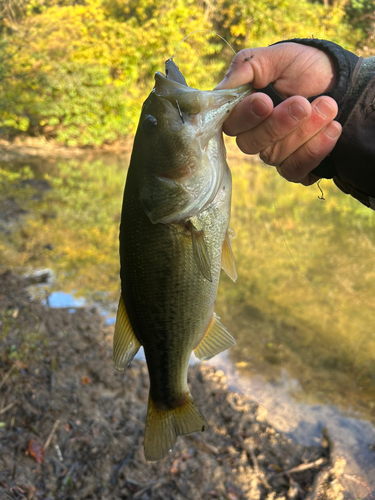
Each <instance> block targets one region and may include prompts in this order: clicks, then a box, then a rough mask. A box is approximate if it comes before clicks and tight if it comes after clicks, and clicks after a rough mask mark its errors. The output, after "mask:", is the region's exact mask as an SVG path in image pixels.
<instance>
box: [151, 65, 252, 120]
mask: <svg viewBox="0 0 375 500" xmlns="http://www.w3.org/2000/svg"><path fill="white" fill-rule="evenodd" d="M154 91H155V94H156V95H157V96H158V97H159V98H161V99H165V100H167V101H169V102H170V103H171V104H172V105H173V106H174V107H175V108H176V109H177V110H178V112H179V113H180V116H181V119H182V121H184V113H185V114H186V115H188V116H192V115H197V114H198V113H200V114H201V116H202V117H204V126H208V125H209V126H210V127H212V126H214V127H216V126H220V125H221V124H222V122H224V120H225V118H226V115H227V114H229V113H230V111H231V110H232V109H233V108H234V107H235V106H236V104H238V103H239V102H240V101H241V100H242V99H243V98H244V97H246V96H247V95H249V94H250V93H251V92H252V85H251V84H245V85H242V86H241V87H238V88H236V89H220V90H197V89H195V88H192V87H188V86H187V85H184V84H182V83H180V82H176V81H174V80H171V79H169V78H168V77H167V76H165V75H163V74H162V73H160V72H157V73H156V74H155V89H154Z"/></svg>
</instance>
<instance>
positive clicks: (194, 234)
mask: <svg viewBox="0 0 375 500" xmlns="http://www.w3.org/2000/svg"><path fill="white" fill-rule="evenodd" d="M190 228H191V240H192V243H193V254H194V259H195V263H196V264H197V266H198V269H199V270H200V272H201V273H202V274H203V276H204V277H205V278H206V280H208V281H211V282H212V275H211V262H210V257H209V255H208V250H207V245H206V242H205V241H204V231H203V230H200V231H198V229H196V228H195V227H194V226H193V224H192V223H191V222H190Z"/></svg>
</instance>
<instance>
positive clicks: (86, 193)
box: [0, 155, 375, 499]
mask: <svg viewBox="0 0 375 500" xmlns="http://www.w3.org/2000/svg"><path fill="white" fill-rule="evenodd" d="M229 162H230V165H231V167H232V171H233V178H234V189H233V209H232V221H231V226H232V228H233V229H234V231H235V233H236V238H235V239H234V240H233V249H234V253H235V257H236V262H237V270H238V275H239V277H238V280H237V283H236V284H235V285H234V284H233V283H232V282H231V281H230V280H229V279H227V277H226V276H222V279H221V283H220V288H219V293H218V297H217V305H216V312H217V314H218V315H219V316H220V317H221V319H222V322H223V323H224V324H225V325H226V326H227V327H228V329H229V331H230V332H231V333H232V335H233V336H234V337H235V338H236V341H237V345H236V346H235V347H234V348H232V349H230V350H229V351H228V352H227V353H225V354H223V355H221V356H219V357H216V358H214V359H213V360H212V361H211V363H214V364H215V365H216V366H223V369H225V371H226V372H227V374H228V377H229V383H230V385H231V386H232V387H233V388H236V389H237V390H240V391H243V392H244V393H246V394H248V395H250V396H251V397H252V398H253V399H254V400H256V401H258V402H259V403H260V404H262V405H263V406H264V407H265V408H267V410H268V419H269V421H270V422H271V423H272V424H273V425H274V426H275V427H276V428H278V429H280V430H282V431H283V432H285V433H287V434H288V435H290V436H291V437H292V438H293V439H296V440H297V441H299V442H302V443H305V444H314V443H317V441H318V440H319V439H320V436H321V429H322V427H327V428H328V430H329V433H330V435H331V437H332V439H333V440H334V442H335V445H336V452H337V453H338V454H339V455H344V456H345V458H346V460H347V468H346V474H347V475H348V476H351V475H355V478H357V479H358V480H360V481H363V482H365V483H366V484H367V485H368V487H369V488H370V489H371V490H372V491H374V492H375V451H374V448H375V447H374V444H375V428H374V425H375V334H374V332H375V315H374V305H375V271H374V269H375V231H374V228H375V213H374V212H372V211H371V210H368V209H366V208H365V207H362V206H361V205H360V204H359V203H358V202H356V201H354V200H352V199H350V198H349V197H347V196H345V195H344V194H342V193H340V192H339V191H338V189H337V188H335V187H334V186H333V185H332V183H331V182H329V181H325V182H322V184H321V186H322V189H323V191H324V195H325V201H322V200H319V199H318V196H319V195H320V192H319V190H318V188H317V187H316V186H312V187H310V188H304V187H303V186H298V185H292V184H290V183H287V182H286V181H284V180H283V179H281V178H280V177H279V176H278V175H277V174H276V173H275V172H274V170H273V169H271V168H266V167H265V166H263V165H262V164H261V163H259V162H255V163H254V162H253V163H251V162H249V161H245V160H244V157H241V156H236V157H233V158H231V155H229ZM126 165H127V159H126V158H111V157H109V156H107V157H105V158H104V159H103V158H101V159H100V158H97V159H89V160H87V161H86V160H84V159H76V160H61V161H57V162H53V163H52V162H51V163H48V162H46V161H43V162H38V161H36V162H34V163H33V164H30V163H29V164H27V163H25V162H24V163H22V162H21V163H18V164H17V165H15V164H2V165H0V167H1V170H0V180H1V182H0V186H1V187H0V263H1V264H0V270H2V269H6V268H12V269H14V270H15V271H17V272H19V273H26V272H32V271H35V270H36V269H44V268H49V269H51V270H52V272H53V276H54V280H53V283H52V284H51V285H48V293H49V294H50V295H49V297H48V301H49V305H50V306H51V307H54V306H63V307H67V308H71V309H74V308H76V307H81V306H82V305H84V304H95V305H96V306H97V307H98V308H99V309H100V310H101V311H102V312H103V314H104V315H105V316H106V321H107V323H108V324H110V323H113V321H114V317H115V312H116V306H117V301H118V296H119V279H118V271H119V262H118V243H117V241H118V224H119V220H120V211H121V200H122V192H123V186H124V181H125V175H126ZM38 286H39V285H38ZM44 293H45V291H44ZM140 356H141V357H142V354H141V353H140ZM343 481H344V483H345V488H346V490H347V492H348V493H347V498H353V499H356V498H366V494H367V490H366V489H365V488H364V487H363V486H361V485H360V484H359V483H358V482H354V481H353V480H351V479H350V478H346V479H345V478H343Z"/></svg>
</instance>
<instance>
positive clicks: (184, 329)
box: [113, 60, 251, 461]
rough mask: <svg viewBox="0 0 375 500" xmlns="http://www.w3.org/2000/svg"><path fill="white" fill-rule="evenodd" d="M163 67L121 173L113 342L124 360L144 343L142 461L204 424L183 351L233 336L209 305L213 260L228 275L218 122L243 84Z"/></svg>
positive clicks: (210, 349) (120, 363) (224, 169)
mask: <svg viewBox="0 0 375 500" xmlns="http://www.w3.org/2000/svg"><path fill="white" fill-rule="evenodd" d="M166 74H167V76H166V77H165V76H163V75H161V74H160V73H157V74H156V75H155V82H156V84H155V88H154V89H153V91H152V92H151V94H150V96H149V97H148V98H147V100H146V101H145V103H144V105H143V108H142V114H141V118H140V122H139V126H138V130H137V133H136V137H135V141H134V146H133V152H132V157H131V162H130V166H129V172H128V176H127V180H126V186H125V192H124V199H123V207H122V218H121V227H120V259H121V273H120V274H121V285H122V292H121V299H120V304H119V309H118V313H117V320H116V327H115V335H114V351H113V352H114V362H115V366H116V367H117V368H118V369H124V368H126V366H127V365H128V364H129V363H130V362H131V360H132V359H133V357H134V355H135V354H136V352H137V351H138V349H139V347H140V346H141V345H142V346H143V347H144V352H145V356H146V361H147V366H148V371H149V376H150V396H149V404H148V413H147V421H146V431H145V445H144V448H145V457H146V459H147V460H149V461H154V460H159V459H160V458H163V457H164V456H165V455H166V454H167V453H168V451H169V450H170V449H172V448H173V445H174V444H175V442H176V439H177V437H178V435H184V434H189V433H191V432H195V431H203V430H204V429H205V428H206V426H207V423H206V420H205V418H204V417H203V416H202V415H201V413H200V412H199V410H198V409H197V407H196V405H195V403H194V401H193V399H192V397H191V395H190V392H189V389H188V387H187V370H188V363H189V358H190V355H191V353H192V352H193V351H194V353H195V355H196V356H197V357H198V358H200V359H209V358H211V357H212V356H215V355H216V354H218V353H219V352H221V351H223V350H225V349H227V348H228V347H230V346H231V345H233V344H234V343H235V342H234V339H233V337H232V336H231V335H230V334H229V333H228V331H227V330H226V328H225V327H224V326H223V325H222V324H221V323H220V321H219V319H218V317H217V316H216V315H215V313H214V304H215V299H216V293H217V287H218V282H219V276H220V269H221V268H222V267H223V268H224V269H225V270H226V272H227V273H228V274H229V275H230V277H231V278H232V279H233V280H235V279H236V270H235V264H234V259H233V254H232V250H231V246H230V233H229V231H230V230H228V226H229V218H230V203H231V175H230V171H229V168H228V166H227V163H226V159H225V158H226V153H225V148H224V143H223V139H222V133H221V126H222V123H223V121H224V120H225V118H226V116H227V113H229V112H230V111H231V109H233V107H234V106H235V104H237V103H238V102H239V101H240V100H241V99H242V98H243V97H244V96H245V95H248V94H249V93H250V91H251V89H250V86H249V85H247V86H243V87H241V88H239V89H234V90H217V91H199V90H196V89H192V88H190V87H188V86H187V85H186V82H185V79H184V77H183V76H182V74H181V73H180V72H179V70H178V68H177V66H176V65H175V64H174V63H173V61H172V60H169V61H167V63H166Z"/></svg>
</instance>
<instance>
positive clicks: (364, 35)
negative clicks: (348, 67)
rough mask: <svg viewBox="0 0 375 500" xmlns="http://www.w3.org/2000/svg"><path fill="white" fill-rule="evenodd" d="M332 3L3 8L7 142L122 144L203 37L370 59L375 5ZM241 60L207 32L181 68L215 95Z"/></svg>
mask: <svg viewBox="0 0 375 500" xmlns="http://www.w3.org/2000/svg"><path fill="white" fill-rule="evenodd" d="M332 3H333V5H329V6H328V5H327V6H325V5H323V4H322V3H320V2H311V1H308V0H301V1H299V2H295V1H294V0H267V1H265V0H254V1H252V2H248V1H247V0H235V1H233V2H227V1H226V0H219V1H217V2H210V1H208V0H171V1H169V2H166V1H165V0H158V1H150V0H141V1H139V0H137V1H134V0H82V1H79V2H77V1H76V0H4V1H3V2H2V6H1V7H0V9H1V12H0V14H1V18H0V133H1V134H3V135H5V136H7V137H10V138H11V137H14V136H15V135H24V136H44V137H46V138H54V139H57V140H58V141H59V142H61V143H64V144H66V145H69V146H70V145H75V146H76V145H78V146H89V145H90V146H93V145H102V144H103V143H113V142H115V141H118V140H121V139H122V138H123V137H124V136H125V135H126V134H128V133H131V132H133V131H134V128H135V125H136V122H137V119H138V113H139V108H140V105H141V102H142V101H143V100H144V98H145V96H146V95H147V93H148V92H149V91H150V89H151V86H152V82H153V74H154V73H155V71H158V70H163V63H164V61H165V60H166V59H167V58H169V57H171V56H172V55H173V54H174V52H175V49H176V47H177V46H178V45H179V43H180V42H181V40H182V39H183V38H184V37H185V36H186V35H187V34H189V33H191V32H194V31H196V30H215V31H216V32H218V33H219V34H220V35H222V36H223V37H225V38H226V40H228V42H229V43H230V44H231V45H232V46H233V48H234V49H235V50H236V51H238V50H240V49H242V48H245V47H254V46H266V45H268V44H271V43H273V42H276V41H278V40H281V39H288V38H292V37H306V36H314V37H315V38H328V39H331V40H333V41H335V42H337V43H340V44H343V45H344V46H345V47H346V48H348V49H351V50H357V49H359V50H362V52H363V51H364V50H367V51H369V50H371V47H374V46H375V45H374V40H373V25H372V24H371V23H373V18H372V16H371V12H372V11H371V5H372V2H371V1H367V0H363V1H361V2H359V1H358V0H335V1H334V2H332ZM371 30H372V32H371ZM232 56H233V53H232V52H231V51H230V49H229V48H228V46H227V45H226V44H225V43H224V42H223V41H222V40H221V39H220V38H219V37H216V36H214V35H213V34H212V33H204V32H202V31H198V32H196V33H195V34H194V36H191V37H190V38H189V40H188V41H187V42H184V43H183V44H182V45H181V46H180V48H179V49H178V52H177V55H176V62H177V63H178V64H179V65H181V67H182V68H183V73H184V75H186V77H187V81H188V82H189V84H190V85H191V86H196V87H199V88H212V87H213V86H214V85H215V84H216V83H218V81H219V80H220V78H221V77H222V76H223V73H224V71H225V69H226V68H227V67H228V65H229V63H230V60H231V58H232Z"/></svg>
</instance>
